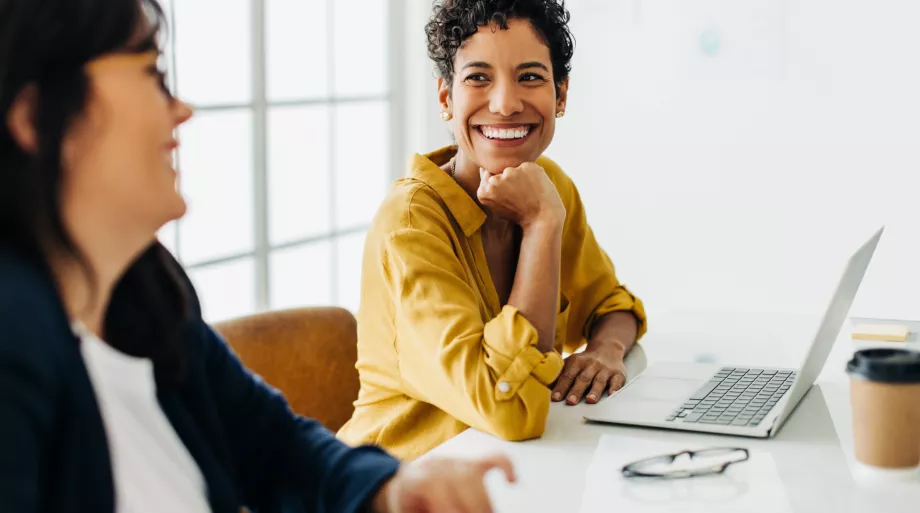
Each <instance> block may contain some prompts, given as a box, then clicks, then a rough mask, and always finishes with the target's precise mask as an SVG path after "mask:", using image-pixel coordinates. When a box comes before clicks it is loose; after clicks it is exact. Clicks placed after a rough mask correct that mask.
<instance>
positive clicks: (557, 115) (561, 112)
mask: <svg viewBox="0 0 920 513" xmlns="http://www.w3.org/2000/svg"><path fill="white" fill-rule="evenodd" d="M563 116H565V111H564V110H560V111H559V112H557V113H556V118H557V119H558V118H561V117H563Z"/></svg>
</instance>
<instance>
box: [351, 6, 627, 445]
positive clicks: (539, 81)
mask: <svg viewBox="0 0 920 513" xmlns="http://www.w3.org/2000/svg"><path fill="white" fill-rule="evenodd" d="M568 20H569V13H568V12H567V11H566V10H565V8H564V6H563V5H562V4H561V2H557V1H555V0H528V1H522V0H518V1H517V2H507V1H500V0H491V1H490V0H447V1H445V2H442V3H439V4H436V5H435V6H434V13H433V16H432V18H431V21H430V22H429V24H428V26H427V27H426V32H427V34H428V49H429V54H430V56H431V57H432V59H433V60H434V61H435V63H436V65H437V67H438V70H439V73H440V78H439V79H438V91H439V97H440V103H441V111H442V113H441V117H442V118H443V119H444V120H445V121H446V122H449V123H450V125H451V128H452V130H453V134H454V137H455V140H456V142H457V145H456V146H451V147H448V148H444V149H441V150H438V151H435V152H433V153H430V154H428V155H424V156H422V155H416V156H415V157H414V158H413V160H412V163H411V169H410V170H409V172H408V175H407V177H406V178H404V179H401V180H399V181H397V182H396V183H395V184H394V185H393V188H392V190H391V191H390V193H389V195H388V197H387V199H386V200H385V201H384V203H383V205H382V206H381V207H380V210H379V212H378V214H377V216H376V218H375V220H374V223H373V226H372V228H371V230H370V232H369V233H368V236H367V241H366V245H365V250H364V264H363V278H362V280H363V281H362V297H361V309H360V313H359V315H358V370H359V373H360V376H361V392H360V394H359V397H358V400H357V402H356V403H355V407H356V410H355V414H354V416H353V417H352V419H351V421H350V422H349V423H348V424H347V425H346V426H345V427H344V428H342V431H341V432H340V433H339V434H340V436H341V437H342V438H343V439H345V440H346V441H348V442H351V443H367V442H371V443H377V444H380V445H382V446H384V447H386V448H387V449H389V450H390V451H392V452H393V453H394V454H396V455H397V456H400V457H403V458H414V457H416V456H419V455H421V454H423V453H425V452H427V451H428V450H430V449H432V448H434V447H436V446H437V445H439V444H440V443H442V442H444V441H446V440H448V439H449V438H451V437H453V436H455V435H457V434H458V433H460V432H462V431H463V430H465V429H467V428H468V427H470V426H472V427H475V428H476V429H480V430H482V431H485V432H489V433H492V434H494V435H496V436H499V437H501V438H504V439H508V440H523V439H528V438H535V437H538V436H540V435H542V434H543V430H544V427H545V424H546V415H547V412H548V409H549V403H550V401H551V400H554V401H561V400H566V401H567V403H568V404H577V403H579V402H581V400H582V399H583V398H585V394H587V397H586V401H587V402H588V403H595V402H597V401H598V400H599V399H600V398H601V396H602V395H603V394H604V393H610V392H613V391H615V390H617V389H618V388H619V387H621V386H622V385H623V384H624V383H625V380H626V369H625V366H624V365H623V358H624V357H625V355H626V354H627V352H628V351H629V350H630V348H631V347H632V346H633V344H634V343H635V341H636V340H637V338H638V337H639V336H641V334H642V333H643V332H644V331H645V313H644V311H643V307H642V303H641V302H640V301H639V300H638V299H636V298H635V297H634V296H633V295H632V294H630V292H629V291H627V290H626V288H625V287H624V286H623V285H621V284H620V283H619V281H618V280H617V278H616V274H615V272H614V267H613V264H612V263H611V261H610V259H609V258H608V257H607V255H606V254H605V253H604V251H603V250H602V249H601V248H600V247H599V246H598V244H597V241H596V240H595V238H594V235H593V234H592V232H591V229H590V227H589V226H588V224H587V221H586V218H585V212H584V208H583V206H582V203H581V200H580V198H579V196H578V191H577V190H576V188H575V186H574V184H573V183H572V181H571V180H570V179H569V178H568V176H566V175H565V174H564V173H563V172H562V170H561V169H560V168H559V167H558V166H557V165H556V164H555V163H553V162H552V161H551V160H549V159H548V158H546V157H544V156H543V152H544V150H545V149H546V148H547V146H549V143H550V141H551V140H552V138H553V133H554V130H555V124H556V119H557V118H561V117H562V116H563V114H564V112H565V102H566V93H567V90H568V84H569V78H568V74H569V69H570V65H569V62H570V60H571V57H572V51H573V49H574V41H573V38H572V35H571V33H570V32H569V29H568ZM585 345H586V348H585V350H584V351H583V352H581V353H578V354H575V355H573V356H570V357H569V358H568V359H567V360H565V362H563V359H562V356H561V353H562V352H564V351H566V352H574V351H576V350H577V349H580V348H581V347H582V346H585Z"/></svg>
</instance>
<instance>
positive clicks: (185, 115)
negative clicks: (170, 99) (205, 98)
mask: <svg viewBox="0 0 920 513" xmlns="http://www.w3.org/2000/svg"><path fill="white" fill-rule="evenodd" d="M173 108H174V109H175V116H176V126H177V127H178V126H179V125H182V124H183V123H185V122H186V121H188V120H189V119H192V115H194V114H195V111H194V110H192V108H191V107H189V105H188V104H187V103H185V102H184V101H182V100H176V102H175V104H174V107H173Z"/></svg>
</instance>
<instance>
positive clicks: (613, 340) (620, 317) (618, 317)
mask: <svg viewBox="0 0 920 513" xmlns="http://www.w3.org/2000/svg"><path fill="white" fill-rule="evenodd" d="M638 331H639V323H638V321H637V320H636V316H635V315H634V314H633V313H632V312H628V311H623V312H610V313H608V314H606V315H604V316H602V317H599V318H598V319H597V320H596V321H594V324H593V325H592V326H591V336H590V338H589V339H588V346H589V347H590V346H594V345H598V344H613V345H614V346H617V347H618V348H620V349H621V350H622V353H623V356H626V354H628V353H629V351H630V350H631V349H632V347H633V346H634V345H635V344H636V336H637V335H638Z"/></svg>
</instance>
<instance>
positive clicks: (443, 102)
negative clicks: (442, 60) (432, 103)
mask: <svg viewBox="0 0 920 513" xmlns="http://www.w3.org/2000/svg"><path fill="white" fill-rule="evenodd" d="M438 104H439V106H440V107H441V112H450V111H451V105H450V83H448V82H447V80H446V79H444V77H439V78H438Z"/></svg>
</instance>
